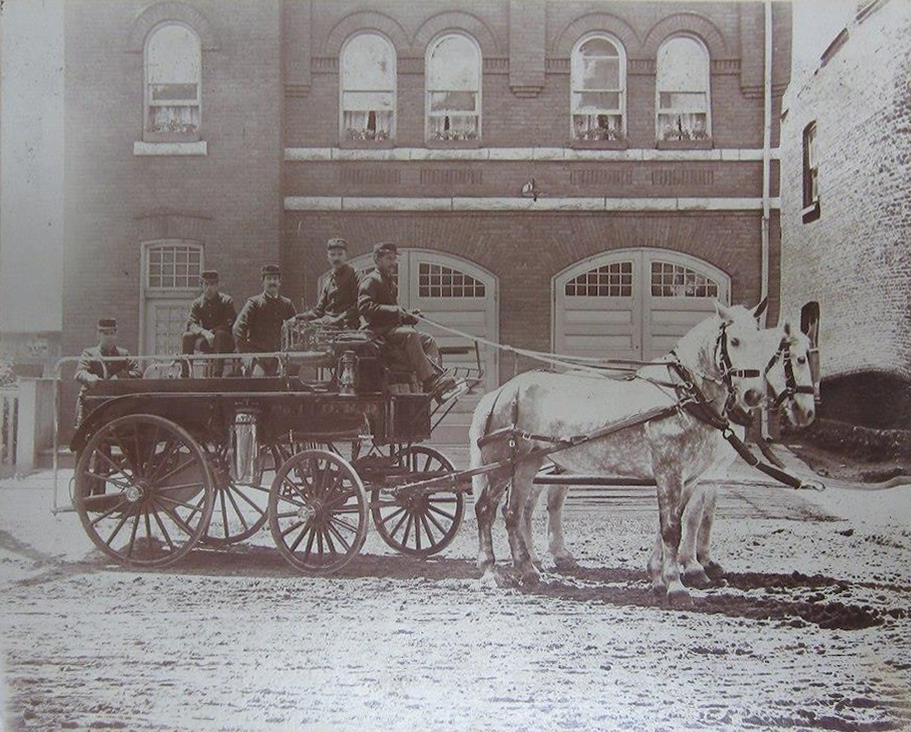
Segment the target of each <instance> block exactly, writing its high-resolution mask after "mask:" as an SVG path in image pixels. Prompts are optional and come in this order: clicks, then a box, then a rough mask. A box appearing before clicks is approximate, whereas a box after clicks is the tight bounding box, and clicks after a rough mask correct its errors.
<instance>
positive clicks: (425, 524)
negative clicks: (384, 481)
mask: <svg viewBox="0 0 911 732" xmlns="http://www.w3.org/2000/svg"><path fill="white" fill-rule="evenodd" d="M396 462H397V466H396V467H399V468H402V469H404V470H406V471H407V472H409V473H414V474H415V477H414V480H415V481H418V480H420V479H421V477H420V474H421V473H451V472H453V471H455V466H453V464H452V463H451V462H450V460H449V458H447V457H446V456H445V455H444V454H443V453H441V452H440V451H439V450H435V449H433V448H432V447H427V446H426V445H410V446H409V447H406V448H405V449H404V450H401V451H400V452H398V453H397V454H396ZM464 503H465V501H464V497H463V495H462V493H459V492H455V491H439V492H434V493H423V492H405V493H400V494H398V495H397V496H394V497H393V496H389V495H388V494H385V495H384V492H383V488H382V487H381V486H377V487H375V488H374V489H373V490H372V491H371V494H370V510H371V513H372V514H373V525H374V526H376V530H377V532H378V533H379V535H380V536H382V537H383V541H385V542H386V543H387V544H388V545H389V546H391V547H392V548H393V549H395V550H396V551H399V552H401V553H402V554H408V555H410V556H413V557H429V556H430V555H432V554H436V553H437V552H440V551H442V550H443V549H445V548H446V547H447V546H449V544H450V543H451V542H452V540H453V539H454V538H455V535H456V534H457V533H458V531H459V526H460V525H461V524H462V514H463V512H464Z"/></svg>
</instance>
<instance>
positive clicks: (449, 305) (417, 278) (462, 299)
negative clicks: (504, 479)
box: [324, 249, 499, 445]
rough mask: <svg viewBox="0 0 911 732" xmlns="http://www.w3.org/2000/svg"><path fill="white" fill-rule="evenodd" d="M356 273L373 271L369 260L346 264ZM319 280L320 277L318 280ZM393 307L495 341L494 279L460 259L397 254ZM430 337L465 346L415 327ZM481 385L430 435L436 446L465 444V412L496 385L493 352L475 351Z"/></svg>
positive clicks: (453, 361) (456, 358)
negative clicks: (481, 372)
mask: <svg viewBox="0 0 911 732" xmlns="http://www.w3.org/2000/svg"><path fill="white" fill-rule="evenodd" d="M350 264H351V266H352V267H354V268H355V269H356V270H357V271H358V273H359V274H363V273H364V272H367V271H369V270H370V269H372V268H373V257H372V256H371V255H369V254H368V255H364V256H361V257H355V258H354V259H352V260H351V262H350ZM324 276H325V275H324ZM398 286H399V304H400V305H402V307H405V308H409V309H415V308H417V309H419V310H421V312H423V313H424V314H425V315H427V317H428V318H431V319H433V320H436V321H438V322H440V323H442V324H444V325H449V326H451V327H453V328H457V329H459V330H461V331H465V332H466V333H471V334H472V335H477V336H481V337H482V338H487V339H488V340H491V341H496V340H497V338H498V325H499V309H498V297H497V278H496V276H494V275H493V274H491V273H490V272H488V271H486V270H484V269H481V268H480V267H478V266H477V265H474V264H472V263H471V262H468V261H466V260H464V259H461V258H458V257H453V256H451V255H448V254H442V253H440V252H432V251H427V250H423V249H400V250H399V259H398ZM419 327H420V328H421V330H425V331H427V332H428V333H431V334H432V335H433V336H434V337H435V338H436V339H437V343H438V344H439V345H440V346H466V345H471V344H470V343H468V342H467V341H465V340H464V339H462V338H459V337H458V336H454V335H450V334H449V333H446V332H445V331H442V330H440V329H438V328H431V327H428V326H427V325H426V324H421V325H420V326H419ZM444 363H445V364H446V365H447V366H457V365H466V366H472V365H474V364H476V357H475V353H474V350H473V349H472V351H471V353H469V354H459V355H449V356H445V357H444ZM481 363H482V366H483V368H484V382H483V383H482V384H480V385H478V387H477V388H476V389H475V392H474V393H473V394H472V395H470V396H468V397H465V398H463V399H462V400H460V401H459V403H458V404H457V405H456V406H455V408H454V409H453V410H452V412H451V413H450V414H449V416H447V417H446V419H445V420H444V421H443V422H442V424H440V426H439V427H438V428H437V430H436V431H435V432H434V441H435V442H437V443H440V444H447V443H448V444H457V445H465V444H467V441H468V426H469V424H470V421H471V413H472V412H473V411H474V407H475V405H476V404H477V401H478V399H479V398H480V396H481V395H482V394H484V392H486V391H489V390H490V389H493V388H494V387H495V386H496V385H497V383H498V382H497V354H496V351H494V350H492V349H488V348H484V347H483V346H482V347H481Z"/></svg>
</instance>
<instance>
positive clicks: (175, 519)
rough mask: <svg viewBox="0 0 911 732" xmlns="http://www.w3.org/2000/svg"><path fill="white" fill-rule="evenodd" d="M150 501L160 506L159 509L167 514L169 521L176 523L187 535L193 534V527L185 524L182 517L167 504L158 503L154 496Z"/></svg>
mask: <svg viewBox="0 0 911 732" xmlns="http://www.w3.org/2000/svg"><path fill="white" fill-rule="evenodd" d="M152 503H153V504H154V505H156V506H158V507H159V508H161V510H162V511H164V512H165V513H166V514H167V515H168V518H170V519H171V521H173V522H174V523H175V524H176V525H177V527H178V528H179V529H180V530H181V531H183V532H184V533H185V534H186V535H187V536H193V529H191V528H190V526H189V525H188V524H186V523H185V522H184V520H183V519H182V518H180V516H178V515H177V514H176V513H175V512H174V511H172V510H171V509H170V508H168V507H167V506H165V505H163V504H160V503H158V502H157V501H156V500H155V499H154V498H153V499H152Z"/></svg>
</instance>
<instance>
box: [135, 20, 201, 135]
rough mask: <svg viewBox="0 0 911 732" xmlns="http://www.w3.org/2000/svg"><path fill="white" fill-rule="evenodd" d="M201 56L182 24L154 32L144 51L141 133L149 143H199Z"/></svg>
mask: <svg viewBox="0 0 911 732" xmlns="http://www.w3.org/2000/svg"><path fill="white" fill-rule="evenodd" d="M201 79H202V52H201V44H200V41H199V36H197V35H196V33H195V32H194V31H193V30H192V29H191V28H189V27H188V26H186V25H183V24H182V23H165V24H163V25H160V26H158V27H157V28H155V29H154V30H153V31H152V32H151V33H150V34H149V37H148V39H147V41H146V48H145V130H144V134H143V138H144V139H145V140H149V141H153V142H154V141H178V142H179V141H194V140H198V139H199V113H200V102H201V90H200V87H201Z"/></svg>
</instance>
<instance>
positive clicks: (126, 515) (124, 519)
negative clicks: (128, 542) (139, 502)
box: [104, 506, 133, 546]
mask: <svg viewBox="0 0 911 732" xmlns="http://www.w3.org/2000/svg"><path fill="white" fill-rule="evenodd" d="M132 515H133V506H130V510H129V511H125V512H124V514H123V516H121V517H120V521H118V522H117V526H115V527H114V531H113V532H111V535H110V536H109V537H108V540H107V541H106V542H104V543H105V544H107V545H108V546H111V542H112V541H114V538H115V537H116V536H117V534H118V533H120V529H121V528H122V527H123V525H124V524H125V523H126V522H127V519H128V518H130V516H132Z"/></svg>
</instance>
